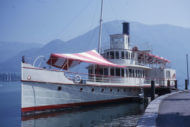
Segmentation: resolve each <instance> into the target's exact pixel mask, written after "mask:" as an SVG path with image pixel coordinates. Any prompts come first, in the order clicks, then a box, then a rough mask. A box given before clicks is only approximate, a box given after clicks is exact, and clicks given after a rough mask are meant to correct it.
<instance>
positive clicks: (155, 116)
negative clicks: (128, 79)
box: [137, 91, 190, 127]
mask: <svg viewBox="0 0 190 127" xmlns="http://www.w3.org/2000/svg"><path fill="white" fill-rule="evenodd" d="M189 126H190V91H179V92H173V93H170V94H166V95H163V96H160V97H158V98H156V99H155V100H154V101H152V102H151V103H150V104H149V105H148V107H147V109H146V110H145V113H144V115H143V116H142V117H141V119H140V120H139V121H138V125H137V127H189Z"/></svg>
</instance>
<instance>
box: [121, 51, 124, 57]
mask: <svg viewBox="0 0 190 127" xmlns="http://www.w3.org/2000/svg"><path fill="white" fill-rule="evenodd" d="M121 59H125V56H124V51H122V52H121Z"/></svg>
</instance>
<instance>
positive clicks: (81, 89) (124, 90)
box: [80, 88, 136, 92]
mask: <svg viewBox="0 0 190 127" xmlns="http://www.w3.org/2000/svg"><path fill="white" fill-rule="evenodd" d="M82 91H83V88H80V92H82ZM91 91H92V92H94V91H95V90H94V88H92V89H91ZM112 91H113V89H112V88H111V89H110V92H112ZM120 91H121V89H117V92H120ZM126 91H127V90H126V89H123V92H126ZM129 91H132V89H129ZM133 91H136V90H135V89H133ZM101 92H104V89H101Z"/></svg>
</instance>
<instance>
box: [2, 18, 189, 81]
mask: <svg viewBox="0 0 190 127" xmlns="http://www.w3.org/2000/svg"><path fill="white" fill-rule="evenodd" d="M122 22H123V21H112V22H106V23H104V24H103V31H102V47H103V48H106V47H107V48H108V47H109V35H110V34H115V33H121V32H122ZM189 35H190V28H183V27H179V26H173V25H167V24H163V25H145V24H141V23H137V22H131V24H130V44H131V46H136V45H137V46H138V47H139V48H140V49H147V48H148V49H153V54H156V55H159V56H163V57H165V58H167V59H169V60H170V61H171V62H172V63H171V65H172V68H175V69H176V70H177V77H178V78H179V79H181V82H182V81H184V78H185V74H186V71H185V69H186V65H185V54H186V53H190V48H189V47H190V43H189V42H190V36H189ZM97 42H98V27H96V28H94V29H92V30H90V31H89V32H87V33H85V34H83V35H81V36H78V37H76V38H74V39H71V40H69V41H67V42H64V41H62V40H53V41H51V42H49V43H48V44H46V45H44V46H43V47H41V48H37V49H35V50H33V49H29V50H25V51H22V52H20V53H19V54H17V55H16V56H15V57H12V58H10V59H8V60H6V61H4V62H3V63H1V64H0V71H6V72H7V71H20V59H21V56H23V55H25V56H27V57H31V58H34V57H36V56H39V55H43V56H46V57H48V56H49V54H50V53H74V52H82V51H87V50H91V49H96V48H97ZM2 67H3V68H2Z"/></svg>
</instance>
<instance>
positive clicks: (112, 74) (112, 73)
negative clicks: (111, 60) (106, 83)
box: [110, 68, 114, 76]
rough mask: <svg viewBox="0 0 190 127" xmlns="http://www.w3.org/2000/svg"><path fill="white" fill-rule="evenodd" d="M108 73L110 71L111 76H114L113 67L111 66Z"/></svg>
mask: <svg viewBox="0 0 190 127" xmlns="http://www.w3.org/2000/svg"><path fill="white" fill-rule="evenodd" d="M110 73H111V76H114V68H111V71H110Z"/></svg>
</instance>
